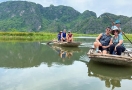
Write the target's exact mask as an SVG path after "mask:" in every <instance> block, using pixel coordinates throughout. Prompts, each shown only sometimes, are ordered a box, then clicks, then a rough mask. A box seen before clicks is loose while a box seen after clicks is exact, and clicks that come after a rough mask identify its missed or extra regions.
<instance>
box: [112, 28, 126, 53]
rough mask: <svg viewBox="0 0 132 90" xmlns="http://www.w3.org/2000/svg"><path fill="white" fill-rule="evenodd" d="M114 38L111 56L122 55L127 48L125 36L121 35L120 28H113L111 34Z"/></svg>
mask: <svg viewBox="0 0 132 90" xmlns="http://www.w3.org/2000/svg"><path fill="white" fill-rule="evenodd" d="M111 33H112V34H113V35H114V36H113V38H112V43H113V44H112V45H110V54H117V55H121V53H122V52H124V51H125V46H124V44H123V36H122V35H121V34H119V33H120V30H119V28H117V27H116V26H115V27H113V28H112V32H111Z"/></svg>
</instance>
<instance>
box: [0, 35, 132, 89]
mask: <svg viewBox="0 0 132 90" xmlns="http://www.w3.org/2000/svg"><path fill="white" fill-rule="evenodd" d="M78 41H81V42H82V43H83V44H82V45H81V46H80V47H78V48H64V47H57V46H53V45H46V44H45V43H46V42H1V43H0V90H131V88H132V86H131V83H132V67H119V66H110V65H104V64H99V63H95V62H92V61H90V59H89V58H88V57H87V52H88V50H89V48H90V47H91V46H92V43H93V41H94V39H92V38H91V39H90V38H86V39H83V38H80V39H78ZM41 43H42V44H41ZM126 45H128V46H129V47H128V48H131V47H130V44H128V43H126Z"/></svg>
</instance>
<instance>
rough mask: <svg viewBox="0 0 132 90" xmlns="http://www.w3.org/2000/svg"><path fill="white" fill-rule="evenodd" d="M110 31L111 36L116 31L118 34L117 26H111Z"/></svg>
mask: <svg viewBox="0 0 132 90" xmlns="http://www.w3.org/2000/svg"><path fill="white" fill-rule="evenodd" d="M111 29H112V31H111V34H113V35H114V31H118V33H120V30H119V28H118V27H117V26H112V28H111Z"/></svg>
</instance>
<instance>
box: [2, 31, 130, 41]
mask: <svg viewBox="0 0 132 90" xmlns="http://www.w3.org/2000/svg"><path fill="white" fill-rule="evenodd" d="M73 35H74V37H81V36H85V37H97V36H98V34H77V33H73ZM126 36H127V37H128V38H129V39H130V40H132V34H126ZM53 39H57V33H45V32H0V41H2V40H22V41H23V40H27V41H41V40H45V41H48V40H53ZM124 39H125V40H127V38H125V37H124Z"/></svg>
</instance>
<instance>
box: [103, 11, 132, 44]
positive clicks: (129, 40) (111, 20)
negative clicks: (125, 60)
mask: <svg viewBox="0 0 132 90" xmlns="http://www.w3.org/2000/svg"><path fill="white" fill-rule="evenodd" d="M105 15H106V16H107V17H108V18H109V20H110V21H111V22H112V24H113V25H115V23H114V22H113V21H112V19H111V18H110V17H109V16H108V15H107V14H105ZM119 30H120V29H119ZM120 31H121V30H120ZM121 32H122V33H123V35H124V36H125V37H126V38H127V40H128V41H129V42H130V43H131V44H132V42H131V40H130V39H129V38H128V37H127V36H126V35H125V33H124V32H123V31H121Z"/></svg>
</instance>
